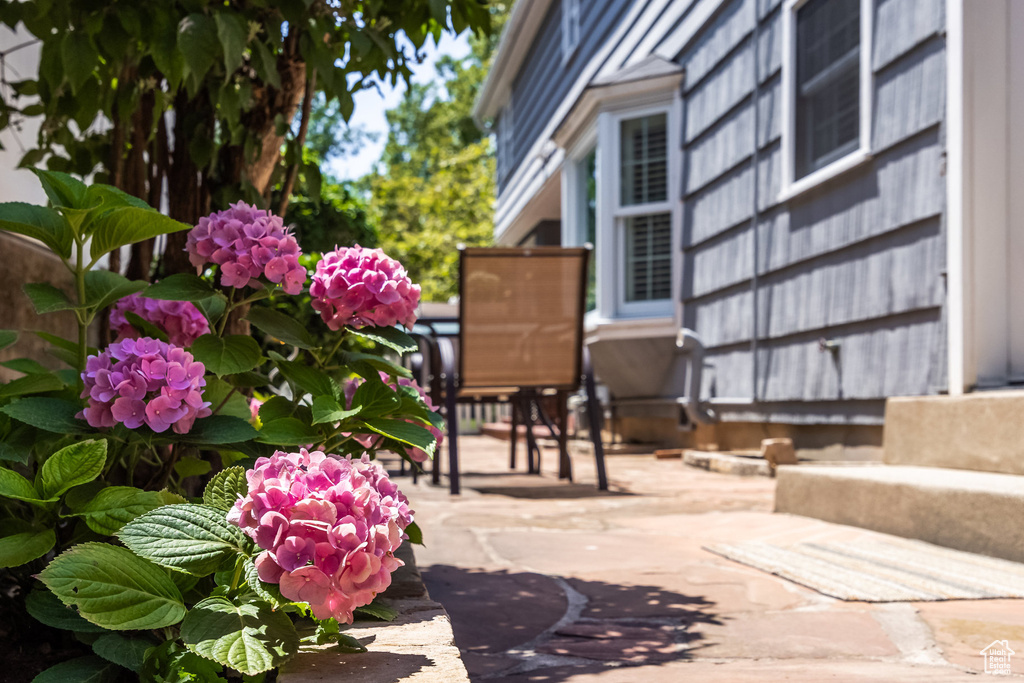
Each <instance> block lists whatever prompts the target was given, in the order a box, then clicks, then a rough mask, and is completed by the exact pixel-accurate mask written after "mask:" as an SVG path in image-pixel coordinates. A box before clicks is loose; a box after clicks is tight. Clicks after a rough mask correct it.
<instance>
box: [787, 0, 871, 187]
mask: <svg viewBox="0 0 1024 683" xmlns="http://www.w3.org/2000/svg"><path fill="white" fill-rule="evenodd" d="M807 2H809V0H787V1H786V4H785V6H784V7H783V14H782V45H783V49H782V93H783V97H782V190H781V191H780V193H779V197H778V201H780V202H784V201H787V200H789V199H792V198H793V197H796V196H797V195H800V194H803V193H804V192H807V191H808V190H811V189H812V188H814V187H817V186H818V185H821V184H822V183H824V182H826V181H829V180H831V179H833V178H835V177H837V176H839V175H841V174H843V173H846V172H848V171H850V170H852V169H854V168H857V167H858V166H860V165H862V164H864V163H866V162H867V161H869V160H870V159H871V129H872V126H871V123H872V121H871V115H872V111H873V109H874V106H873V104H874V102H873V96H874V90H875V88H874V80H875V76H874V71H873V70H872V67H871V55H872V45H873V39H874V30H873V28H874V2H873V0H860V144H859V145H858V147H857V149H855V150H853V151H851V152H850V153H849V154H846V155H845V156H843V157H840V158H839V159H836V160H835V161H833V162H832V163H830V164H828V165H827V166H824V167H822V168H819V169H818V170H816V171H813V172H812V173H809V174H808V175H805V176H804V177H803V178H800V179H799V180H797V179H796V178H795V177H794V176H795V174H796V165H795V158H794V157H795V142H796V111H795V109H796V107H795V104H796V77H795V76H796V13H797V10H799V9H800V8H801V7H802V6H803V5H805V4H806V3H807Z"/></svg>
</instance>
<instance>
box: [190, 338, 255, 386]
mask: <svg viewBox="0 0 1024 683" xmlns="http://www.w3.org/2000/svg"><path fill="white" fill-rule="evenodd" d="M190 350H191V351H192V355H193V356H195V359H196V360H197V361H199V362H200V363H202V364H203V365H205V366H206V369H207V370H208V371H209V372H212V373H213V374H215V375H217V376H218V377H219V376H222V375H234V374H237V373H239V372H248V371H249V370H252V369H253V368H255V367H256V366H257V365H259V364H260V361H261V360H262V359H263V353H262V352H261V351H260V345H259V344H258V343H257V342H256V340H255V339H253V338H252V337H249V336H246V335H242V334H234V335H231V336H229V337H224V338H223V339H221V338H220V337H218V336H217V335H215V334H204V335H203V336H202V337H200V338H199V339H196V340H195V342H193V343H192V348H191V349H190Z"/></svg>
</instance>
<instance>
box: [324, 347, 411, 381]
mask: <svg viewBox="0 0 1024 683" xmlns="http://www.w3.org/2000/svg"><path fill="white" fill-rule="evenodd" d="M341 362H342V363H344V364H345V365H348V366H350V367H351V368H352V370H354V371H355V372H356V373H357V374H358V375H359V376H360V377H363V378H365V379H369V378H375V379H379V378H380V373H381V372H385V373H387V374H389V375H391V376H392V377H405V378H406V379H412V371H411V370H409V369H408V368H404V367H402V366H401V365H398V364H397V363H392V362H391V361H389V360H388V359H387V358H383V357H382V356H375V355H373V354H372V353H356V352H347V353H342V354H341Z"/></svg>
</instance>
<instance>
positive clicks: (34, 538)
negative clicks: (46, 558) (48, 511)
mask: <svg viewBox="0 0 1024 683" xmlns="http://www.w3.org/2000/svg"><path fill="white" fill-rule="evenodd" d="M55 545H57V534H56V533H55V532H54V530H53V529H39V530H35V531H26V532H22V533H16V534H11V535H10V536H4V537H3V538H0V567H20V566H21V565H23V564H26V563H28V562H31V561H32V560H36V559H38V558H40V557H42V556H43V555H45V554H46V553H48V552H50V550H51V549H52V548H53V546H55Z"/></svg>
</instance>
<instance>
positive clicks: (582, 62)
mask: <svg viewBox="0 0 1024 683" xmlns="http://www.w3.org/2000/svg"><path fill="white" fill-rule="evenodd" d="M636 1H637V0H602V1H601V2H597V1H596V0H581V2H580V41H579V44H578V45H577V46H576V49H575V51H574V52H573V53H572V56H571V57H570V58H569V59H568V60H567V61H566V62H565V63H563V61H562V2H561V1H560V0H555V1H554V2H552V3H551V7H550V8H549V9H548V11H547V15H546V16H545V17H544V21H543V23H542V27H541V29H540V32H539V33H538V35H537V37H536V38H535V39H534V41H533V45H532V46H531V48H530V52H529V54H528V55H527V57H526V60H525V61H524V62H523V66H522V68H521V69H520V70H519V73H518V74H516V77H515V79H514V80H513V82H512V96H511V102H512V120H513V125H512V132H511V140H510V141H511V150H509V148H508V146H507V144H508V143H507V142H506V141H508V140H509V138H507V137H505V136H504V135H503V134H502V133H501V128H502V126H503V121H502V119H503V118H504V117H503V116H502V115H499V116H498V118H497V120H496V121H495V126H496V129H497V130H498V135H497V138H498V156H499V162H498V167H499V172H498V176H497V185H498V194H499V195H500V194H501V193H502V192H503V191H504V189H505V187H506V185H507V183H508V180H509V178H511V177H512V175H513V174H515V172H516V170H518V168H519V166H520V165H521V164H522V163H523V161H524V159H525V157H526V154H527V153H528V152H529V150H530V147H531V145H532V144H533V143H534V141H536V139H537V137H538V136H539V135H540V133H541V130H542V128H543V127H544V125H545V124H546V123H547V122H548V121H549V120H550V119H551V117H552V115H553V114H554V112H555V109H557V108H558V105H559V104H560V103H561V102H562V100H564V99H565V96H566V93H568V91H569V89H570V88H571V87H572V84H573V83H574V82H575V81H576V79H577V78H579V76H580V73H581V72H582V71H583V69H584V67H585V66H586V65H587V63H588V62H589V61H590V58H591V57H593V55H594V53H596V52H597V51H598V50H599V49H600V48H601V46H602V45H603V44H604V42H605V41H606V40H607V39H608V36H609V34H610V33H611V32H612V31H613V30H614V29H615V27H616V26H618V25H619V23H620V22H621V21H622V18H623V14H624V13H625V11H626V9H627V8H628V7H629V6H630V5H631V4H633V3H634V2H636ZM510 151H511V154H510Z"/></svg>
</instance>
